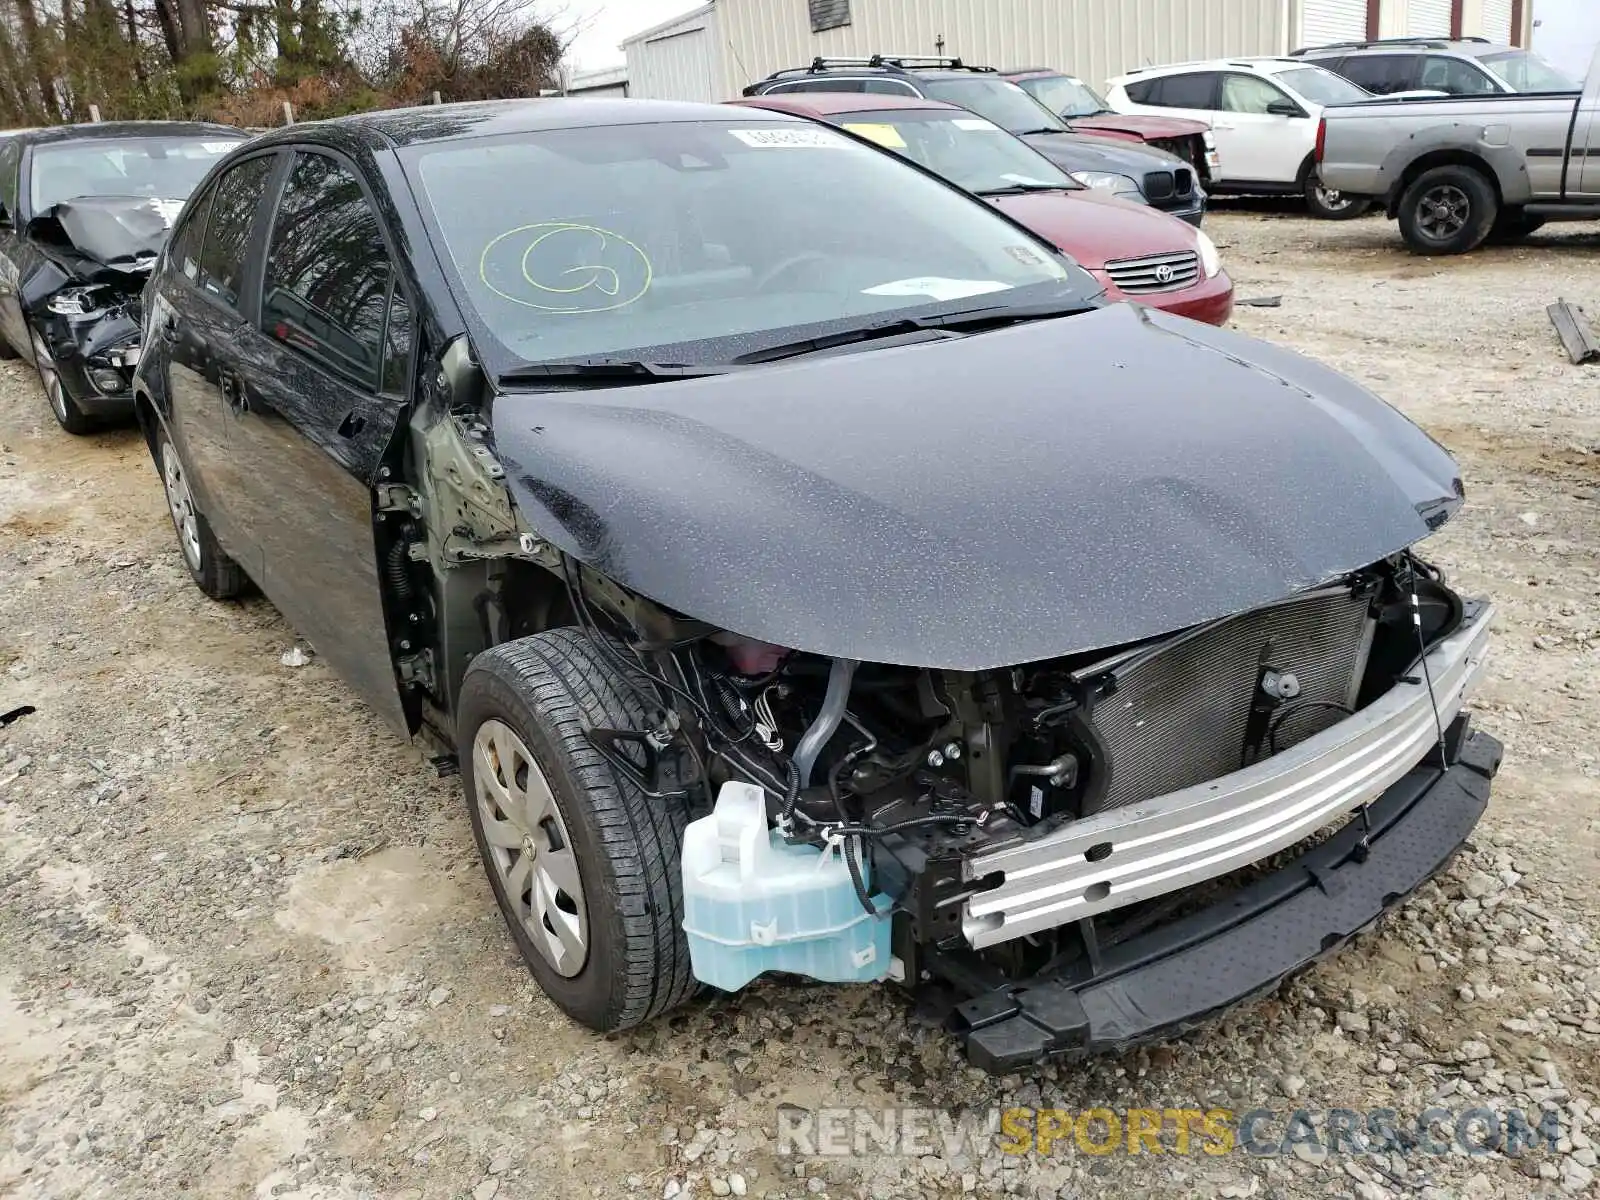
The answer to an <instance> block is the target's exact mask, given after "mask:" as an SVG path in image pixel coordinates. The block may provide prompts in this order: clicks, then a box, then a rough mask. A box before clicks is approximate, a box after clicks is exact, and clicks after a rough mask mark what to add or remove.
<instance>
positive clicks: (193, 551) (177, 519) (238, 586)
mask: <svg viewBox="0 0 1600 1200" xmlns="http://www.w3.org/2000/svg"><path fill="white" fill-rule="evenodd" d="M156 466H157V467H158V468H159V469H160V471H161V483H162V486H163V487H165V488H166V492H167V511H168V512H169V513H171V514H172V529H173V532H174V533H176V534H177V535H178V552H179V553H180V554H182V555H183V565H184V566H186V567H188V568H189V577H190V578H191V579H193V580H194V582H195V586H196V587H198V588H199V589H200V590H201V591H202V592H204V593H205V594H206V595H208V596H210V597H211V598H212V599H213V600H228V599H231V598H232V597H234V596H237V595H238V594H239V593H240V592H242V591H244V589H245V586H246V585H247V584H248V583H249V577H248V576H247V575H245V573H244V568H242V567H241V566H239V564H238V563H236V562H234V561H233V559H231V558H229V557H228V554H227V552H226V551H224V550H223V548H222V547H221V546H219V545H217V539H216V538H215V537H213V536H212V534H211V526H210V525H208V524H206V519H205V517H203V516H202V515H201V514H200V509H199V508H198V507H196V505H195V502H194V493H193V492H191V491H190V490H189V469H188V468H187V467H186V466H185V465H184V462H183V458H182V457H181V456H180V455H179V454H178V448H177V447H176V446H174V445H173V444H172V439H171V438H169V437H168V436H167V431H166V430H165V429H158V430H157V431H156Z"/></svg>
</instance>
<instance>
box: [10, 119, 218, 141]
mask: <svg viewBox="0 0 1600 1200" xmlns="http://www.w3.org/2000/svg"><path fill="white" fill-rule="evenodd" d="M208 133H209V134H215V135H217V136H219V137H229V138H240V139H246V138H249V136H250V134H249V133H247V132H246V131H245V130H243V129H236V128H235V127H234V126H232V125H218V124H214V123H213V122H210V121H86V122H84V123H83V124H80V125H43V126H40V127H39V128H37V129H23V130H18V131H17V132H15V133H8V134H6V135H4V136H7V137H14V138H16V139H17V140H18V141H21V142H26V143H27V144H29V145H42V144H44V143H46V142H79V141H83V142H87V141H96V140H101V139H115V138H139V137H161V136H164V135H165V136H169V137H170V136H180V137H181V136H183V135H185V134H193V135H203V134H208Z"/></svg>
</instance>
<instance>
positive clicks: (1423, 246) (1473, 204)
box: [1399, 163, 1500, 255]
mask: <svg viewBox="0 0 1600 1200" xmlns="http://www.w3.org/2000/svg"><path fill="white" fill-rule="evenodd" d="M1499 215H1500V200H1499V197H1498V196H1496V195H1495V190H1494V186H1493V185H1492V184H1491V183H1490V182H1489V181H1488V179H1486V178H1485V177H1484V175H1483V172H1482V171H1479V170H1477V169H1476V168H1474V167H1468V166H1461V165H1459V164H1454V163H1452V164H1448V165H1446V166H1442V167H1434V168H1433V169H1432V170H1428V171H1424V172H1423V173H1422V174H1421V175H1419V176H1417V178H1416V179H1415V180H1413V181H1412V183H1411V186H1410V187H1408V188H1406V190H1405V194H1404V195H1402V196H1401V197H1400V209H1399V217H1400V234H1401V236H1402V237H1404V238H1405V240H1406V245H1408V246H1410V247H1411V249H1412V250H1413V251H1415V252H1416V253H1417V254H1426V255H1443V254H1466V253H1469V252H1470V251H1473V250H1476V249H1477V248H1478V247H1479V246H1481V245H1483V243H1484V242H1485V241H1486V240H1487V239H1488V237H1489V231H1490V230H1491V229H1493V228H1494V223H1495V221H1496V219H1497V218H1498V217H1499Z"/></svg>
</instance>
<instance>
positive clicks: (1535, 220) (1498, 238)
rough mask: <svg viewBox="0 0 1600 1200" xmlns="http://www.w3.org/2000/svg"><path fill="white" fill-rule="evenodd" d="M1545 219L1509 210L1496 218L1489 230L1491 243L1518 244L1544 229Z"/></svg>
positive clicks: (1519, 210)
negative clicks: (1531, 234)
mask: <svg viewBox="0 0 1600 1200" xmlns="http://www.w3.org/2000/svg"><path fill="white" fill-rule="evenodd" d="M1544 222H1545V219H1544V218H1543V217H1533V216H1529V215H1528V214H1527V213H1525V212H1523V211H1522V210H1521V209H1515V208H1508V209H1506V210H1504V211H1503V212H1502V213H1501V214H1500V215H1499V216H1498V217H1496V218H1495V222H1494V227H1493V228H1492V229H1490V230H1489V239H1488V240H1489V241H1490V242H1493V243H1496V244H1504V243H1506V242H1518V241H1521V240H1522V239H1523V238H1525V237H1527V236H1528V235H1529V234H1530V233H1533V232H1534V231H1536V230H1538V229H1541V228H1543V227H1544Z"/></svg>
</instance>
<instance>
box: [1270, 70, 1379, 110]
mask: <svg viewBox="0 0 1600 1200" xmlns="http://www.w3.org/2000/svg"><path fill="white" fill-rule="evenodd" d="M1277 78H1278V81H1279V82H1280V83H1282V84H1283V85H1284V86H1285V87H1287V88H1292V89H1293V90H1294V91H1295V92H1297V93H1299V94H1300V95H1302V96H1304V97H1305V98H1306V99H1307V100H1309V101H1311V103H1313V104H1356V103H1358V102H1360V101H1362V100H1370V99H1372V97H1371V96H1370V95H1368V93H1367V91H1366V89H1364V88H1361V87H1358V86H1357V85H1356V84H1353V83H1351V82H1350V81H1349V80H1348V79H1345V78H1344V77H1343V76H1340V75H1335V74H1334V73H1333V72H1332V71H1325V70H1323V69H1322V68H1321V67H1291V68H1290V69H1289V70H1287V71H1279V72H1278V73H1277Z"/></svg>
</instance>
